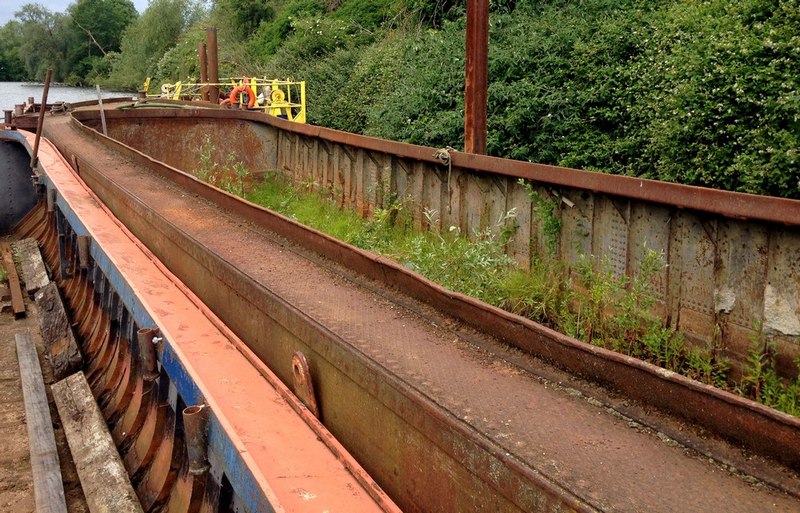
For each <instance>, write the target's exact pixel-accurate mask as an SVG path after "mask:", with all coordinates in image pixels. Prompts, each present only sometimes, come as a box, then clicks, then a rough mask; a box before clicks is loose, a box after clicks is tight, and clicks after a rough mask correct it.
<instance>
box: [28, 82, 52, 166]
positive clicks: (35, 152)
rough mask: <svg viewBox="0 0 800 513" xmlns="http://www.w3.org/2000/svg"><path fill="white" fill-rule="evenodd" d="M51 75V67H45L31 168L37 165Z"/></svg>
mask: <svg viewBox="0 0 800 513" xmlns="http://www.w3.org/2000/svg"><path fill="white" fill-rule="evenodd" d="M52 76H53V69H52V68H48V69H47V75H45V77H44V91H43V92H42V108H41V109H40V110H39V121H38V122H37V123H36V139H34V141H33V153H32V154H31V169H36V167H37V166H38V165H39V140H40V139H41V138H42V127H43V126H44V112H45V111H46V110H47V93H49V92H50V78H51V77H52Z"/></svg>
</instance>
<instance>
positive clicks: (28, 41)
mask: <svg viewBox="0 0 800 513" xmlns="http://www.w3.org/2000/svg"><path fill="white" fill-rule="evenodd" d="M15 15H16V17H17V19H18V20H19V23H20V30H21V44H20V46H19V55H20V58H21V59H22V61H23V62H24V64H25V69H26V70H27V72H28V75H29V76H30V77H31V78H33V79H34V80H44V77H45V73H46V71H47V68H52V69H53V79H54V80H56V81H61V80H63V79H64V78H65V75H66V72H67V70H68V67H67V63H66V58H65V57H66V46H67V45H66V41H67V33H68V26H67V22H68V18H67V17H66V16H65V15H63V14H60V13H54V12H51V11H50V10H49V9H47V8H46V7H44V6H42V5H40V4H25V5H23V6H22V8H20V10H19V11H17V12H16V13H15Z"/></svg>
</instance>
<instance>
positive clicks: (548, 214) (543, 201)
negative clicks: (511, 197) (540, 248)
mask: <svg viewBox="0 0 800 513" xmlns="http://www.w3.org/2000/svg"><path fill="white" fill-rule="evenodd" d="M517 183H518V184H519V185H522V186H523V187H525V190H526V191H528V197H529V198H530V200H531V203H533V212H534V213H535V214H536V218H537V222H538V223H539V225H540V226H541V230H542V235H543V236H544V240H545V243H546V244H547V249H548V250H549V251H550V255H552V256H556V255H558V243H559V241H560V238H561V214H560V213H559V207H560V206H561V200H560V199H558V198H551V197H545V196H544V195H543V194H541V193H540V192H539V191H537V190H536V189H534V188H533V184H531V183H528V182H526V181H525V180H523V179H522V178H520V179H519V181H518V182H517Z"/></svg>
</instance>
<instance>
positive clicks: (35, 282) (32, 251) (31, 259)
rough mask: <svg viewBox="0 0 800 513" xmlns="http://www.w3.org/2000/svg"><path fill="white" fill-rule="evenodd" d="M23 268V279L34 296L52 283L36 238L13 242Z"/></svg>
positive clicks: (30, 295) (27, 289)
mask: <svg viewBox="0 0 800 513" xmlns="http://www.w3.org/2000/svg"><path fill="white" fill-rule="evenodd" d="M11 248H12V250H13V251H14V253H15V254H16V255H17V259H18V260H19V264H20V267H21V268H22V281H24V282H25V291H26V292H27V293H28V297H30V298H32V297H33V295H34V294H35V293H36V291H38V290H39V289H41V288H43V287H44V286H46V285H47V284H48V283H50V278H49V277H48V276H47V269H46V268H45V266H44V261H43V260H42V253H41V252H40V251H39V244H38V243H37V242H36V240H35V239H30V238H29V239H23V240H20V241H17V242H14V243H12V244H11Z"/></svg>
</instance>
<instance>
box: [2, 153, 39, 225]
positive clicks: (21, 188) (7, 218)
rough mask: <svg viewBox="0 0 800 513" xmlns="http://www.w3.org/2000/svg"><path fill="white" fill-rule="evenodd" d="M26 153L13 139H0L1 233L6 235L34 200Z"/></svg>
mask: <svg viewBox="0 0 800 513" xmlns="http://www.w3.org/2000/svg"><path fill="white" fill-rule="evenodd" d="M28 161H29V155H28V152H27V151H25V148H24V147H23V146H22V145H20V144H18V143H16V142H12V141H7V140H6V141H0V234H6V233H8V232H9V231H10V230H11V227H13V226H14V225H15V224H17V223H18V222H19V221H20V220H21V219H22V218H23V217H24V216H25V214H27V213H28V212H29V211H30V210H31V209H32V208H33V205H34V204H35V203H36V194H34V190H33V183H32V182H31V173H30V169H29V168H28Z"/></svg>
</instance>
